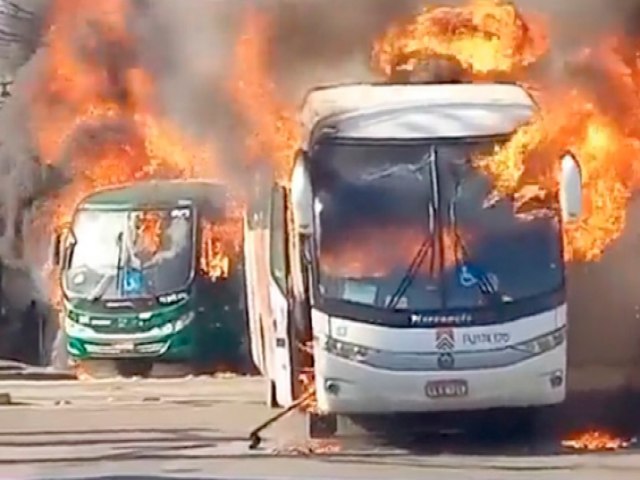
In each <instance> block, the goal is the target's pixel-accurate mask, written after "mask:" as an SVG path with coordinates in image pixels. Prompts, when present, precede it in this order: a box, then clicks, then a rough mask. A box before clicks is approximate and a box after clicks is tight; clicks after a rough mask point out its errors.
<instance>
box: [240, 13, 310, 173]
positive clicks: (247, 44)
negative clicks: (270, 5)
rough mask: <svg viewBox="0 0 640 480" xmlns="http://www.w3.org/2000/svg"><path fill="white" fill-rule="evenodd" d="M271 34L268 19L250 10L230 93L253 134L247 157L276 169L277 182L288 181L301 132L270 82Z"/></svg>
mask: <svg viewBox="0 0 640 480" xmlns="http://www.w3.org/2000/svg"><path fill="white" fill-rule="evenodd" d="M270 34H271V24H270V22H269V19H268V17H266V16H265V15H263V14H261V13H260V12H258V11H255V10H249V12H248V14H247V15H246V16H245V19H244V24H243V27H242V33H241V34H240V37H239V41H238V43H237V44H236V48H235V51H234V61H233V69H232V72H231V81H230V83H229V90H230V93H231V96H232V98H233V99H234V101H235V103H236V106H237V108H238V110H239V112H240V113H241V115H242V116H243V117H244V119H245V121H246V123H247V125H248V127H249V129H250V131H251V134H250V136H249V138H248V140H247V154H248V156H249V157H250V158H251V160H253V161H265V160H266V161H267V162H268V163H269V164H270V165H271V166H273V168H274V171H275V174H276V178H277V179H279V180H281V181H285V179H286V178H287V175H288V174H289V172H290V170H291V166H292V164H293V159H294V155H295V151H296V150H297V148H298V147H299V144H300V138H301V132H300V127H299V125H298V123H297V119H296V117H295V110H294V109H293V108H291V107H290V106H289V105H288V104H286V103H284V102H282V101H281V100H279V98H278V95H277V92H276V88H275V85H274V84H273V82H272V81H271V72H270V68H269V67H270V66H269V62H268V60H269V53H270V52H269V49H268V42H269V37H270ZM265 157H266V158H265Z"/></svg>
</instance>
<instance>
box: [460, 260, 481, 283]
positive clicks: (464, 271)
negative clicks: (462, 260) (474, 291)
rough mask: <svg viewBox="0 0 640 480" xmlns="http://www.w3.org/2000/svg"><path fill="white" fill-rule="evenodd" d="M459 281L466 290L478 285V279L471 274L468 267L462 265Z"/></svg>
mask: <svg viewBox="0 0 640 480" xmlns="http://www.w3.org/2000/svg"><path fill="white" fill-rule="evenodd" d="M458 281H459V282H460V285H462V286H463V287H465V288H471V287H473V286H474V285H476V284H477V283H478V278H477V277H476V276H475V275H474V274H473V273H471V269H470V267H469V266H468V265H462V266H461V267H460V269H459V270H458Z"/></svg>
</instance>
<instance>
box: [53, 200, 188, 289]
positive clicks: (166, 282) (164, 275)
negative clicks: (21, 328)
mask: <svg viewBox="0 0 640 480" xmlns="http://www.w3.org/2000/svg"><path fill="white" fill-rule="evenodd" d="M192 217H193V215H192V211H191V209H190V208H182V207H181V208H175V209H172V210H133V211H132V210H129V211H124V210H123V211H104V210H80V211H79V212H78V213H77V214H76V216H75V219H74V224H73V229H72V232H73V238H74V242H73V244H72V245H71V249H70V258H69V261H68V267H67V268H66V269H65V271H64V272H63V286H64V289H65V292H66V293H67V294H68V295H70V296H72V297H82V298H88V299H90V300H97V299H105V300H113V299H123V298H149V297H153V296H157V295H163V294H166V293H171V292H174V291H176V290H179V289H181V288H184V287H185V285H186V284H187V282H188V281H189V279H190V278H191V273H192V269H193V223H192Z"/></svg>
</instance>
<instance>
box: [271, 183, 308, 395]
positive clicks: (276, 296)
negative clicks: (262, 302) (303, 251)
mask: <svg viewBox="0 0 640 480" xmlns="http://www.w3.org/2000/svg"><path fill="white" fill-rule="evenodd" d="M270 213H271V214H270V219H269V223H270V228H269V232H270V236H269V260H270V261H269V269H270V282H269V296H270V298H269V299H270V302H271V311H272V313H273V328H274V341H275V352H274V357H275V358H274V363H275V368H274V372H273V373H274V375H273V380H274V381H275V390H276V392H275V393H276V399H277V402H278V404H280V405H282V406H287V405H289V404H291V403H292V402H294V401H295V400H296V399H297V398H298V396H299V395H300V393H301V392H300V382H299V380H298V376H299V371H300V368H299V365H298V363H299V355H298V344H297V340H296V333H295V331H296V329H295V325H294V321H293V316H292V314H291V313H292V307H293V305H292V301H291V299H292V280H291V261H290V257H289V234H291V232H289V231H288V221H287V219H288V202H287V190H286V189H285V188H284V187H282V186H279V185H278V186H274V188H273V190H272V194H271V212H270Z"/></svg>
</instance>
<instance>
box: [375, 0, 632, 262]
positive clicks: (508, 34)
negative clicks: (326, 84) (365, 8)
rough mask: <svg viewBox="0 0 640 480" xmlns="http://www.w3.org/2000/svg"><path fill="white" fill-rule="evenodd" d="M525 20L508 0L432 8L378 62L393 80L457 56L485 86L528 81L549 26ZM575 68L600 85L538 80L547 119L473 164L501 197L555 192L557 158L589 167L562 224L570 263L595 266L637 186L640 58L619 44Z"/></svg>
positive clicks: (396, 36) (389, 43)
mask: <svg viewBox="0 0 640 480" xmlns="http://www.w3.org/2000/svg"><path fill="white" fill-rule="evenodd" d="M524 19H525V16H523V15H521V14H519V13H518V12H517V11H516V10H515V7H514V6H513V5H512V4H511V3H508V2H504V1H498V0H482V1H478V0H475V1H470V2H468V3H467V5H465V6H462V7H439V8H426V9H425V10H424V11H423V12H422V13H420V14H419V15H418V16H417V17H416V18H415V19H413V20H412V21H410V22H408V23H407V24H406V25H396V26H394V27H392V28H391V29H389V31H387V32H386V33H385V34H384V35H383V36H382V37H381V38H380V39H379V41H378V42H376V44H375V47H374V55H373V58H374V61H375V65H376V66H377V67H378V68H379V70H381V71H383V72H384V73H386V74H387V75H390V76H391V75H392V74H393V69H394V68H397V67H398V66H401V67H402V68H405V69H412V68H418V67H419V65H420V62H422V61H424V60H425V59H428V58H429V57H433V56H441V57H448V58H453V59H455V60H457V63H459V64H461V65H462V66H463V67H464V68H465V69H466V71H467V73H468V74H470V75H471V77H472V78H473V77H475V78H476V79H478V80H484V79H486V78H487V75H486V74H492V73H493V74H496V73H500V74H502V76H501V78H502V79H504V78H505V75H507V78H509V77H510V78H511V79H513V80H520V81H522V82H523V83H524V84H529V83H531V82H530V79H528V78H527V77H526V71H524V73H523V67H526V66H527V65H531V64H532V63H534V62H535V61H536V60H537V59H539V58H540V56H541V55H542V54H543V53H544V52H545V51H546V50H547V47H548V43H547V41H546V39H547V33H546V31H545V29H544V27H545V25H546V23H547V22H546V21H545V20H544V19H541V18H540V17H536V19H535V20H531V18H530V15H528V16H527V17H526V19H527V21H526V22H525V20H524ZM628 59H632V60H631V61H629V60H628ZM572 68H573V69H574V70H575V71H576V72H577V73H578V75H577V77H578V78H580V79H584V78H587V79H593V81H592V82H591V83H588V82H582V83H580V82H575V85H574V86H572V87H571V88H567V87H566V86H564V85H563V84H562V83H559V82H558V81H557V78H554V83H551V82H541V83H540V82H539V81H537V82H536V86H537V87H538V88H537V89H536V91H532V92H531V93H532V95H534V96H535V98H536V100H537V101H538V103H539V104H540V105H541V112H540V115H539V116H537V117H536V118H535V119H533V120H532V121H531V122H530V124H529V125H527V126H524V127H523V128H521V129H520V130H519V131H518V132H516V134H515V135H514V136H513V137H512V139H511V140H510V141H509V142H508V143H507V144H506V145H504V146H502V147H501V148H500V149H499V150H497V151H496V152H495V154H494V155H493V156H490V157H488V158H487V157H485V158H481V159H477V161H476V163H477V165H478V166H479V167H480V168H481V169H482V170H483V171H484V172H485V173H487V174H488V175H490V176H491V177H493V179H494V180H495V185H496V194H497V195H514V196H516V197H517V196H519V195H520V196H522V195H524V196H526V194H525V193H524V189H526V188H530V187H531V186H532V185H535V186H537V187H539V189H542V190H545V191H546V192H547V193H554V194H555V193H557V189H558V184H557V172H558V167H559V165H558V164H559V159H560V156H561V155H562V153H564V152H565V151H567V150H569V151H572V152H573V153H574V154H575V155H576V157H577V159H578V161H579V163H580V166H581V169H582V173H583V182H584V190H585V198H584V202H585V203H584V214H583V216H582V218H581V220H580V222H578V223H577V224H572V225H567V226H566V228H565V244H566V248H565V251H566V257H567V259H569V260H583V261H584V260H586V261H593V260H598V259H599V258H600V257H601V256H602V254H603V253H604V251H605V249H606V247H607V246H609V245H610V244H611V243H612V242H613V241H614V240H615V239H617V238H618V237H619V236H620V235H621V234H622V232H623V230H624V226H625V214H626V207H627V205H628V202H629V199H630V197H631V194H632V193H633V191H634V190H635V189H637V188H638V187H639V186H640V183H639V182H640V178H639V177H638V167H637V166H636V164H637V162H636V159H637V158H638V156H639V154H640V132H639V131H638V128H637V127H635V126H634V125H636V124H637V118H638V98H639V96H638V94H639V90H638V83H637V81H638V80H640V68H639V65H638V62H637V52H636V51H635V50H634V49H630V48H629V46H628V45H625V44H624V42H621V40H620V39H617V38H613V39H603V40H602V42H601V43H600V44H599V46H598V48H595V49H589V50H586V51H583V52H580V54H579V55H578V56H577V58H576V59H575V62H574V65H573V67H572ZM572 80H574V79H572ZM597 87H600V88H601V90H600V91H599V90H598V88H597ZM603 92H606V95H604V94H603Z"/></svg>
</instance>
